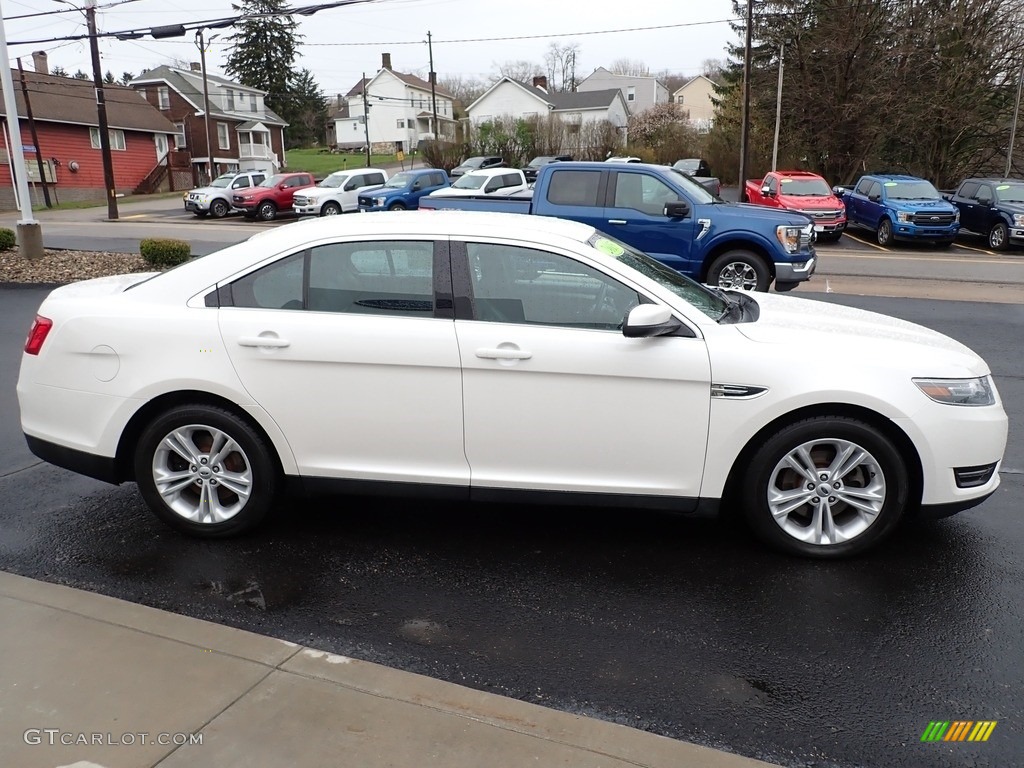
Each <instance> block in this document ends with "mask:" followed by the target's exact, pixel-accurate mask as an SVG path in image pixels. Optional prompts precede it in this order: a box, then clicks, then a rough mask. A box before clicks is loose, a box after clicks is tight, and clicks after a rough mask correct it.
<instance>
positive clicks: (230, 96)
mask: <svg viewBox="0 0 1024 768" xmlns="http://www.w3.org/2000/svg"><path fill="white" fill-rule="evenodd" d="M227 99H228V109H229V110H232V111H234V109H235V92H234V91H232V90H231V89H230V88H228V90H227Z"/></svg>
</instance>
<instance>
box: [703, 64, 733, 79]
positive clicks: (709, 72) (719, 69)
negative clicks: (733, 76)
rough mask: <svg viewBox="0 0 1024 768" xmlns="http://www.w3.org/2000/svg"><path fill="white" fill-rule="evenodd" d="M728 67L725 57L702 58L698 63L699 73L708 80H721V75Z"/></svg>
mask: <svg viewBox="0 0 1024 768" xmlns="http://www.w3.org/2000/svg"><path fill="white" fill-rule="evenodd" d="M728 68H729V61H728V60H727V59H704V61H702V62H701V63H700V74H702V75H704V77H706V78H707V79H708V80H714V81H715V82H716V83H720V82H722V76H723V75H724V74H725V71H726V70H727V69H728Z"/></svg>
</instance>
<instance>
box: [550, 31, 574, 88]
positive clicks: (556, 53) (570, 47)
mask: <svg viewBox="0 0 1024 768" xmlns="http://www.w3.org/2000/svg"><path fill="white" fill-rule="evenodd" d="M579 53H580V46H579V43H567V44H565V45H559V44H558V43H551V44H550V45H548V50H547V53H545V54H544V66H545V67H546V69H547V78H548V89H549V90H552V91H575V90H576V84H577V82H576V60H577V59H578V58H579Z"/></svg>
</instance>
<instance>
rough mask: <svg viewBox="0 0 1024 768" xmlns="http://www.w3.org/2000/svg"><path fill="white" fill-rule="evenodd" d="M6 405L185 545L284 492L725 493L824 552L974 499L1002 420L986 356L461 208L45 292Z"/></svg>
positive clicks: (34, 438)
mask: <svg viewBox="0 0 1024 768" xmlns="http://www.w3.org/2000/svg"><path fill="white" fill-rule="evenodd" d="M851 349H859V350H862V352H863V354H861V355H858V356H857V357H856V360H857V362H856V364H851V363H850V360H851V358H850V356H849V355H848V354H846V352H848V351H849V350H851ZM18 398H19V402H20V406H21V422H22V428H23V431H24V433H25V435H26V437H27V439H28V444H29V446H30V448H31V449H32V451H33V452H34V453H35V454H36V455H37V456H39V457H41V458H42V459H45V460H46V461H49V462H52V463H53V464H57V465H59V466H62V467H67V468H69V469H73V470H75V471H78V472H81V473H83V474H86V475H90V476H92V477H97V478H101V479H103V480H107V481H110V482H113V483H119V482H123V481H132V480H134V481H135V482H136V483H138V486H139V489H140V491H141V493H142V496H143V498H144V499H145V501H146V503H147V504H148V505H149V507H150V508H151V509H152V510H153V512H154V513H156V515H157V516H159V517H160V518H161V519H162V520H163V521H165V522H166V523H168V524H170V525H171V526H173V527H175V528H177V529H178V530H180V531H184V532H186V533H189V534H195V535H200V536H226V535H230V534H235V533H238V532H241V531H243V530H245V529H248V528H250V527H252V526H253V525H255V524H256V523H258V522H259V521H260V520H261V518H263V517H264V515H265V514H266V513H267V512H268V510H269V509H270V508H271V506H272V500H273V498H274V496H275V492H276V491H277V490H279V489H281V488H283V487H284V486H285V485H286V484H287V485H288V486H289V487H301V488H303V489H305V490H307V491H309V490H316V491H318V492H319V491H322V490H325V489H326V490H333V491H341V492H352V491H358V492H361V493H362V492H373V491H382V492H387V493H393V492H395V491H396V489H397V490H398V491H401V492H405V493H407V494H410V495H413V496H420V495H423V496H426V495H430V496H431V498H437V497H438V496H441V497H445V498H452V499H469V500H474V499H479V500H499V499H500V500H513V501H532V502H541V503H554V502H572V503H576V504H582V505H598V504H612V505H616V506H621V507H624V508H625V507H630V506H634V505H642V506H646V507H659V508H666V509H672V510H678V511H680V512H684V513H696V512H702V513H703V512H714V511H716V510H718V509H719V508H720V507H728V508H729V509H739V510H742V512H743V514H744V515H745V517H746V519H747V521H748V522H749V524H750V525H751V526H752V528H753V530H754V531H755V532H756V533H757V534H758V535H759V536H760V537H761V538H762V539H764V540H765V541H766V542H768V543H769V544H771V545H773V546H776V547H778V548H781V549H783V550H786V551H789V552H794V553H799V554H803V555H809V556H816V557H837V556H842V555H848V554H852V553H855V552H859V551H862V550H864V549H865V548H867V547H869V546H871V545H873V544H875V543H876V542H878V541H879V540H880V539H882V538H883V537H884V536H885V535H886V534H888V533H890V532H891V531H892V529H893V527H894V526H895V525H896V524H897V522H899V521H900V519H901V518H902V517H904V516H909V515H910V514H915V515H919V514H925V515H931V516H943V515H948V514H952V513H953V512H956V511H959V510H963V509H967V508H969V507H972V506H975V505H976V504H978V503H980V502H981V501H983V500H984V499H985V498H986V497H988V496H989V495H990V494H992V492H993V491H994V490H995V489H996V487H997V486H998V484H999V465H1000V461H1001V460H1002V456H1003V451H1004V448H1005V446H1006V435H1007V418H1006V414H1005V412H1004V410H1003V408H1002V405H1001V402H1000V399H999V395H998V393H997V391H996V388H995V385H994V384H993V381H992V377H991V375H990V371H989V367H988V366H987V365H986V364H985V362H984V361H983V360H982V359H981V358H980V357H978V356H977V355H976V354H974V353H973V352H972V351H971V350H970V349H968V348H966V347H964V346H963V345H961V344H960V343H958V342H956V341H954V340H953V339H950V338H948V337H946V336H943V335H941V334H938V333H936V332H934V331H931V330H928V329H926V328H922V327H920V326H917V325H913V324H910V323H906V322H903V321H900V320H896V319H893V318H889V317H885V316H882V315H877V314H873V313H869V312H863V311H859V310H855V309H848V308H844V307H841V306H835V305H830V304H824V303H818V302H814V301H807V300H802V299H799V298H795V297H790V296H781V295H776V294H757V295H751V294H748V293H744V292H723V291H720V290H717V289H709V288H706V287H703V286H700V285H698V284H696V283H694V282H692V281H691V280H689V279H687V278H685V277H683V276H681V275H680V274H679V273H677V272H674V271H673V270H671V269H669V268H667V267H665V266H663V265H662V264H660V263H658V262H657V261H654V260H653V259H651V258H649V257H647V256H645V255H643V254H640V253H637V252H635V251H633V250H631V249H630V248H628V247H627V246H625V245H622V244H621V243H619V242H618V241H615V240H612V239H610V238H608V237H606V236H605V235H602V234H600V233H598V232H596V231H595V230H594V229H593V228H591V227H589V226H586V225H583V224H577V223H573V222H566V221H560V220H557V219H552V218H544V217H539V216H524V215H511V214H489V213H471V212H462V211H454V212H445V213H436V214H423V215H414V216H410V215H408V214H401V213H381V214H378V215H376V216H356V217H352V218H351V219H350V218H347V217H345V218H341V217H329V218H324V219H317V220H313V221H307V222H301V223H296V224H292V225H289V226H284V227H280V228H277V229H273V230H268V231H266V232H263V233H260V234H258V235H256V236H254V237H252V238H250V239H249V240H248V241H246V242H244V243H240V244H238V245H235V246H231V247H229V248H226V249H224V250H222V251H219V252H217V253H214V254H212V255H210V256H206V257H204V258H201V259H196V260H193V261H191V262H189V263H188V264H185V265H183V266H181V267H178V268H176V269H173V270H170V271H168V272H165V273H162V274H155V275H152V276H140V275H137V274H135V275H123V276H118V277H111V278H100V279H96V280H89V281H86V282H81V283H75V284H72V285H68V286H65V287H62V288H58V289H56V290H55V291H53V292H52V293H51V294H50V295H49V296H48V297H47V298H46V299H45V301H44V302H43V304H42V306H41V307H40V309H39V316H38V317H37V318H36V321H35V323H34V324H33V326H32V329H31V331H30V333H29V336H28V339H27V342H26V346H25V353H24V355H23V357H22V363H21V372H20V378H19V381H18Z"/></svg>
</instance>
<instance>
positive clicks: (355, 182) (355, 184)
mask: <svg viewBox="0 0 1024 768" xmlns="http://www.w3.org/2000/svg"><path fill="white" fill-rule="evenodd" d="M365 185H366V182H365V181H363V176H362V174H358V173H357V174H356V175H355V176H350V177H349V180H348V181H346V182H345V186H344V187H342V189H344V190H346V191H351V190H353V189H358V188H359V187H362V186H365Z"/></svg>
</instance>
